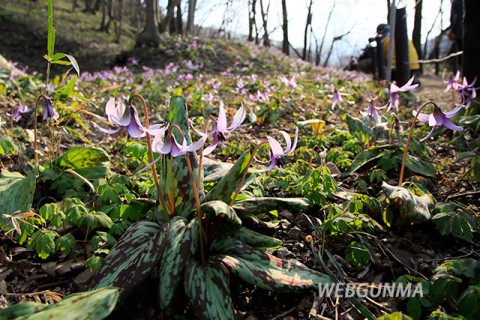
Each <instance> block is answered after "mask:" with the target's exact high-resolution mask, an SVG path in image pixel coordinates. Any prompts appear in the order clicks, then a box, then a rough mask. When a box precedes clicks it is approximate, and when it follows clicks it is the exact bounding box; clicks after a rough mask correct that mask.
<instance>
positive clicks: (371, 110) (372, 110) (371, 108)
mask: <svg viewBox="0 0 480 320" xmlns="http://www.w3.org/2000/svg"><path fill="white" fill-rule="evenodd" d="M375 100H376V99H375V98H370V101H369V102H368V107H367V109H366V110H365V111H364V112H362V115H363V116H364V117H372V118H373V119H375V122H376V123H378V120H379V118H380V116H379V114H378V110H380V109H383V108H384V107H382V108H379V107H377V106H376V105H375Z"/></svg>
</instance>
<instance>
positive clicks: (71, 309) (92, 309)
mask: <svg viewBox="0 0 480 320" xmlns="http://www.w3.org/2000/svg"><path fill="white" fill-rule="evenodd" d="M119 291H120V289H118V288H102V289H98V290H92V291H87V292H80V293H75V294H71V295H69V296H67V297H66V298H65V299H63V300H62V301H60V302H58V303H55V304H50V305H45V304H41V303H34V302H27V303H19V304H16V305H13V306H11V307H9V308H7V309H4V310H2V312H1V315H0V319H28V320H43V319H51V320H64V319H74V320H89V319H99V320H100V319H105V318H106V317H107V316H108V315H109V314H110V313H111V312H112V310H113V308H114V307H115V305H116V303H117V300H118V296H119Z"/></svg>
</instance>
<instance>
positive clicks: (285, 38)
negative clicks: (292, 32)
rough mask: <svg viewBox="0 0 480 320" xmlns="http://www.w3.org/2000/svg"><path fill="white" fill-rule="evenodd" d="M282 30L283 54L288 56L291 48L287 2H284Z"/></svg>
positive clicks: (285, 0) (284, 0) (283, 0)
mask: <svg viewBox="0 0 480 320" xmlns="http://www.w3.org/2000/svg"><path fill="white" fill-rule="evenodd" d="M282 17H283V23H282V29H283V45H282V52H283V53H285V54H286V55H287V56H289V55H290V46H289V45H288V13H287V0H282Z"/></svg>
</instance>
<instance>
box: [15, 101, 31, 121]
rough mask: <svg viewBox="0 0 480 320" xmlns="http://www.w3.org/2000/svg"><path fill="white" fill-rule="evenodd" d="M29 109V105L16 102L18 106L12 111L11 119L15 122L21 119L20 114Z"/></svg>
mask: <svg viewBox="0 0 480 320" xmlns="http://www.w3.org/2000/svg"><path fill="white" fill-rule="evenodd" d="M29 111H30V108H29V107H27V106H25V105H23V104H22V103H21V102H18V108H17V109H15V112H14V113H13V119H14V120H15V122H18V121H20V119H22V114H23V113H27V112H29Z"/></svg>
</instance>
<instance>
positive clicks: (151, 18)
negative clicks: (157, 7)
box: [135, 0, 160, 47]
mask: <svg viewBox="0 0 480 320" xmlns="http://www.w3.org/2000/svg"><path fill="white" fill-rule="evenodd" d="M154 1H156V0H145V5H146V6H145V27H144V29H143V31H142V32H141V33H140V34H139V35H138V36H137V39H136V45H135V46H137V47H141V46H143V45H146V46H150V47H156V46H158V44H159V43H160V35H159V33H158V29H157V19H156V16H155V11H154V10H153V9H154Z"/></svg>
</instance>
